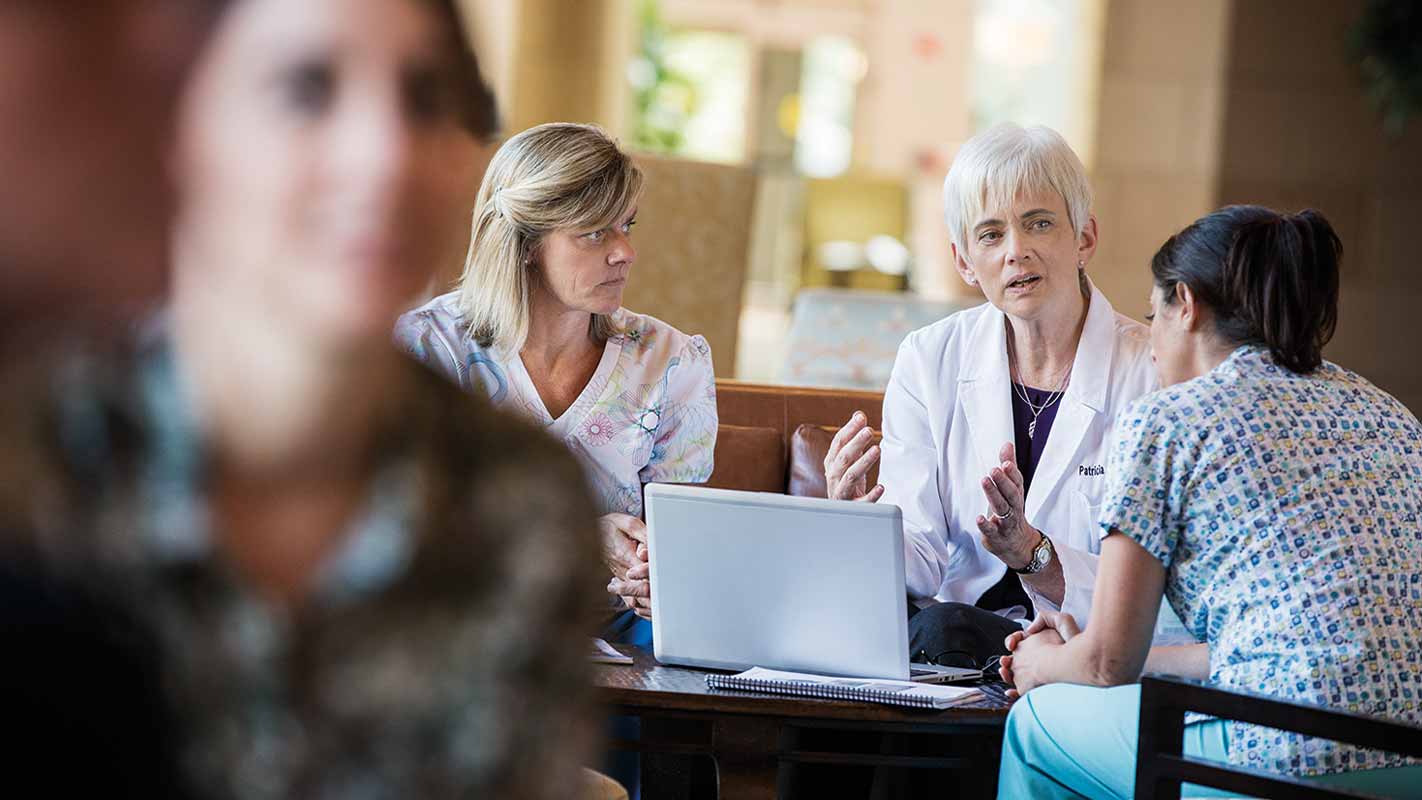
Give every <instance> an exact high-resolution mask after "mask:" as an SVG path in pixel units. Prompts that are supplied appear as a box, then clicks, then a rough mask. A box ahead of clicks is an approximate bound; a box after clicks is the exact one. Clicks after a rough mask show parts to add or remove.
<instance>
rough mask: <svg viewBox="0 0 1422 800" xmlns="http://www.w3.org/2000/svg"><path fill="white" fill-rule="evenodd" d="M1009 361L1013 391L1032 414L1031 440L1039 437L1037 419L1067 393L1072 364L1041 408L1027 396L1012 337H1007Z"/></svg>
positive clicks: (1029, 433) (1029, 426)
mask: <svg viewBox="0 0 1422 800" xmlns="http://www.w3.org/2000/svg"><path fill="white" fill-rule="evenodd" d="M1007 360H1008V368H1009V370H1010V371H1011V372H1012V373H1013V374H1012V375H1010V376H1009V377H1010V378H1011V379H1012V389H1013V391H1015V392H1017V396H1018V397H1021V398H1022V402H1024V403H1026V404H1027V408H1028V410H1030V411H1031V412H1032V421H1031V422H1029V423H1027V438H1028V439H1031V438H1033V437H1035V436H1036V435H1037V418H1038V417H1040V416H1042V412H1043V411H1046V410H1047V409H1048V408H1050V407H1052V405H1053V404H1055V403H1056V402H1057V401H1058V400H1060V399H1062V394H1063V393H1064V392H1066V387H1067V382H1068V381H1069V380H1070V379H1071V368H1072V366H1073V365H1072V364H1068V365H1067V368H1066V372H1063V373H1062V379H1061V381H1060V382H1059V384H1058V385H1057V388H1056V391H1054V392H1052V393H1051V394H1049V395H1047V399H1046V400H1043V401H1042V404H1041V405H1040V406H1039V405H1037V404H1036V403H1033V402H1032V398H1031V397H1030V396H1029V395H1028V394H1027V384H1026V383H1024V382H1023V381H1022V373H1021V372H1020V371H1019V370H1018V369H1017V353H1016V350H1015V349H1014V348H1013V346H1012V336H1011V335H1008V337H1007Z"/></svg>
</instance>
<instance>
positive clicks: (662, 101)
mask: <svg viewBox="0 0 1422 800" xmlns="http://www.w3.org/2000/svg"><path fill="white" fill-rule="evenodd" d="M637 13H638V17H639V18H640V19H639V22H640V27H641V37H640V42H641V47H640V52H639V53H638V55H637V57H636V58H635V59H634V60H633V61H632V63H631V64H630V65H629V68H628V79H629V80H630V82H631V83H632V90H633V96H634V101H635V108H636V114H637V117H636V119H635V120H633V125H632V141H633V145H634V146H635V147H637V148H638V149H641V150H647V151H651V152H655V153H674V152H676V151H677V150H678V149H679V148H680V147H681V145H682V142H683V141H684V140H685V133H684V131H685V128H686V121H687V120H688V119H690V117H691V115H692V114H693V113H695V111H696V106H697V96H696V94H697V93H696V85H695V83H694V82H693V81H692V80H691V79H690V78H688V77H687V76H686V75H683V74H682V73H680V72H678V71H676V70H675V69H673V68H672V67H671V66H670V65H669V64H668V63H667V57H666V49H667V44H666V43H667V39H668V37H669V36H670V30H669V27H668V25H667V24H666V21H665V20H663V19H662V15H661V10H660V7H659V4H658V1H657V0H641V3H640V4H639V5H638V9H637Z"/></svg>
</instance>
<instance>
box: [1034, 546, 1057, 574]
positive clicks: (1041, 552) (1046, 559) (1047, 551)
mask: <svg viewBox="0 0 1422 800" xmlns="http://www.w3.org/2000/svg"><path fill="white" fill-rule="evenodd" d="M1051 560H1052V546H1051V545H1050V544H1048V543H1047V541H1046V540H1045V539H1044V540H1042V543H1041V544H1039V545H1037V549H1036V550H1035V551H1034V552H1033V553H1032V566H1033V567H1035V568H1036V569H1039V570H1040V569H1041V568H1043V567H1045V566H1047V564H1048V563H1050V562H1051Z"/></svg>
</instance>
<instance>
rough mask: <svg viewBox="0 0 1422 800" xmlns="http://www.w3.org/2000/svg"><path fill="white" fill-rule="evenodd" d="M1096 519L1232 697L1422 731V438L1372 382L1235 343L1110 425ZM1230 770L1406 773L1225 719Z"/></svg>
mask: <svg viewBox="0 0 1422 800" xmlns="http://www.w3.org/2000/svg"><path fill="white" fill-rule="evenodd" d="M1115 435H1116V441H1115V447H1114V448H1113V450H1112V455H1111V461H1110V466H1109V467H1108V468H1107V470H1106V474H1107V475H1109V476H1111V478H1110V481H1111V482H1110V485H1109V486H1108V487H1107V496H1106V503H1105V506H1104V509H1103V510H1104V513H1103V515H1102V522H1101V525H1102V528H1103V534H1104V533H1105V532H1107V531H1109V530H1110V529H1112V528H1115V529H1116V530H1118V531H1120V532H1121V533H1123V534H1125V535H1127V536H1130V537H1131V538H1132V539H1135V540H1136V541H1138V542H1140V543H1141V545H1142V546H1144V547H1145V549H1146V550H1147V551H1149V552H1150V553H1151V555H1153V556H1155V557H1156V558H1158V559H1160V562H1161V563H1162V564H1164V565H1165V567H1166V571H1167V575H1166V586H1165V594H1166V598H1167V599H1168V600H1169V602H1170V604H1171V605H1172V606H1173V607H1174V608H1175V610H1176V611H1177V612H1178V613H1179V614H1180V617H1181V619H1183V620H1184V621H1185V625H1186V627H1188V628H1190V630H1191V631H1192V632H1193V633H1194V634H1195V637H1196V638H1197V639H1199V640H1202V641H1208V642H1209V645H1210V680H1211V681H1212V682H1214V683H1217V684H1220V685H1222V686H1224V687H1227V688H1233V689H1240V690H1248V691H1255V692H1263V693H1265V694H1270V695H1274V696H1276V697H1281V698H1286V699H1289V700H1295V701H1301V702H1305V703H1312V704H1317V705H1323V706H1327V707H1330V708H1335V709H1343V710H1347V711H1352V712H1356V713H1362V714H1369V715H1376V716H1382V717H1388V718H1392V719H1396V720H1405V721H1409V722H1411V723H1412V724H1422V571H1419V568H1418V565H1419V564H1422V520H1419V514H1422V426H1419V424H1418V421H1417V418H1416V417H1414V416H1413V415H1412V414H1411V413H1410V412H1409V411H1408V410H1407V409H1406V408H1405V407H1404V406H1403V405H1402V404H1401V403H1399V402H1398V401H1397V400H1395V399H1394V398H1393V397H1391V396H1390V395H1388V394H1386V393H1385V392H1383V391H1381V390H1380V389H1378V388H1377V387H1375V386H1373V385H1372V384H1371V383H1369V382H1368V381H1366V380H1364V379H1363V378H1361V377H1359V376H1358V375H1355V374H1353V373H1352V372H1349V371H1347V370H1344V369H1341V368H1339V367H1337V366H1335V365H1334V364H1331V363H1328V362H1324V363H1323V365H1322V366H1321V367H1320V368H1319V369H1318V370H1317V371H1315V372H1314V373H1312V374H1310V375H1297V374H1295V373H1293V372H1290V371H1289V370H1287V369H1284V368H1283V367H1280V366H1278V365H1277V364H1275V363H1274V361H1273V360H1272V359H1271V357H1270V356H1269V354H1268V352H1267V351H1266V350H1263V349H1261V348H1258V347H1254V346H1244V347H1240V348H1238V349H1237V350H1235V351H1234V353H1233V354H1231V355H1230V356H1229V358H1227V359H1226V360H1225V361H1224V362H1223V363H1221V364H1220V365H1219V366H1218V367H1216V368H1215V369H1213V370H1211V371H1210V372H1208V373H1206V374H1205V375H1203V376H1201V377H1199V378H1196V379H1194V380H1191V381H1187V382H1185V383H1182V384H1179V385H1177V386H1173V387H1169V388H1167V389H1163V390H1161V391H1158V392H1155V393H1153V394H1150V395H1147V396H1145V397H1143V398H1141V399H1140V400H1139V401H1137V402H1136V403H1135V404H1134V405H1133V406H1132V407H1131V408H1130V409H1129V410H1128V411H1127V412H1126V414H1125V416H1124V418H1123V419H1122V420H1121V421H1120V422H1118V423H1117V426H1116V434H1115ZM1229 733H1230V736H1229V751H1230V752H1229V757H1230V761H1231V762H1232V763H1234V764H1238V765H1245V766H1249V767H1254V768H1258V769H1264V770H1269V771H1275V772H1287V773H1292V774H1301V775H1320V774H1328V773H1335V772H1344V771H1350V770H1358V769H1371V768H1377V767H1395V766H1402V765H1405V764H1408V763H1410V762H1409V761H1408V760H1407V759H1405V758H1403V757H1401V756H1398V755H1395V754H1391V753H1382V752H1378V751H1368V750H1360V749H1356V748H1353V747H1349V746H1344V745H1338V744H1335V743H1333V742H1329V741H1326V740H1323V739H1314V738H1308V737H1304V736H1301V735H1298V734H1293V733H1283V732H1280V731H1276V730H1273V729H1268V728H1262V727H1257V726H1252V725H1244V724H1241V723H1230V727H1229Z"/></svg>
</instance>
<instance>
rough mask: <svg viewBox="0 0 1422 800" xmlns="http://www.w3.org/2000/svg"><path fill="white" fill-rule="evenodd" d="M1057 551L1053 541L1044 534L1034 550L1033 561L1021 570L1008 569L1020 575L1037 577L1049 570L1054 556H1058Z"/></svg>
mask: <svg viewBox="0 0 1422 800" xmlns="http://www.w3.org/2000/svg"><path fill="white" fill-rule="evenodd" d="M1056 552H1057V551H1056V549H1055V548H1053V547H1052V540H1051V539H1048V538H1047V534H1045V533H1044V534H1042V538H1041V540H1040V541H1038V542H1037V546H1036V547H1033V548H1032V560H1031V561H1028V562H1027V565H1026V566H1024V567H1022V568H1021V569H1017V568H1015V567H1008V569H1010V570H1012V571H1013V572H1015V573H1017V574H1018V575H1036V574H1037V573H1039V572H1041V571H1042V570H1044V569H1046V568H1047V565H1048V564H1050V563H1052V556H1053V555H1055V554H1056Z"/></svg>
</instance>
